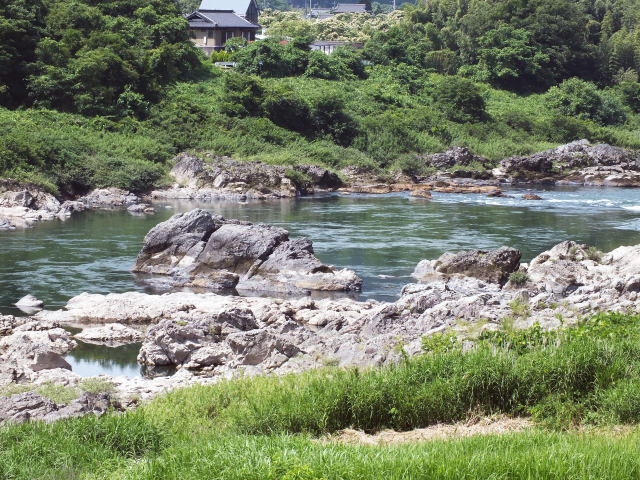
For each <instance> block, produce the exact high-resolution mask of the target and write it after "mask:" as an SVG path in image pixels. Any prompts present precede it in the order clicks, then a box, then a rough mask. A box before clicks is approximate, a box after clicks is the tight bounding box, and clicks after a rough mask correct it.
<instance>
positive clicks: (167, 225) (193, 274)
mask: <svg viewBox="0 0 640 480" xmlns="http://www.w3.org/2000/svg"><path fill="white" fill-rule="evenodd" d="M134 271H135V272H141V273H150V274H163V275H168V276H169V277H170V278H171V279H172V281H173V282H174V284H176V285H187V286H197V287H202V288H208V289H211V290H222V289H228V288H234V287H235V288H238V289H243V290H252V291H282V292H287V291H297V290H331V291H334V290H347V291H348V290H358V289H360V286H361V283H362V282H361V280H360V279H359V278H358V277H357V276H356V275H355V273H354V272H353V271H351V270H346V269H344V270H339V271H336V270H334V269H333V268H332V267H330V266H327V265H324V264H322V263H321V262H320V261H319V260H318V259H317V258H316V257H315V255H314V254H313V247H312V244H311V242H310V241H309V240H307V239H295V240H290V239H289V234H288V232H287V231H286V230H284V229H282V228H278V227H273V226H270V225H264V224H251V223H248V222H239V221H235V220H225V219H224V218H222V217H218V216H212V215H211V214H210V213H208V212H206V211H204V210H199V209H196V210H192V211H191V212H188V213H186V214H179V215H174V216H173V217H172V218H171V219H169V220H168V221H166V222H163V223H161V224H159V225H157V226H156V227H154V228H153V229H151V230H150V231H149V233H148V234H147V236H146V237H145V240H144V245H143V248H142V250H141V252H140V254H139V255H138V258H137V260H136V264H135V266H134Z"/></svg>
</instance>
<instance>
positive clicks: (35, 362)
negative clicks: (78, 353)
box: [0, 315, 76, 384]
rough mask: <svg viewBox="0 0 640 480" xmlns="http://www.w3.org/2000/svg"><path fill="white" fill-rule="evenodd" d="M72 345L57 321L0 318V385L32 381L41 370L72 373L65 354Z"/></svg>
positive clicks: (73, 342)
mask: <svg viewBox="0 0 640 480" xmlns="http://www.w3.org/2000/svg"><path fill="white" fill-rule="evenodd" d="M75 346H76V342H75V341H74V340H73V339H72V338H71V335H70V334H69V332H67V331H66V330H64V329H63V328H61V326H60V324H59V323H57V322H54V321H48V320H45V321H42V320H38V319H32V318H29V317H14V316H12V315H8V316H0V358H2V362H0V384H6V383H12V382H15V383H21V382H29V381H34V380H35V378H36V377H37V376H38V375H37V374H38V372H41V371H43V370H52V369H63V370H71V365H69V363H68V362H67V361H66V360H65V359H64V355H65V354H66V353H68V352H69V351H70V350H71V349H73V348H74V347H75Z"/></svg>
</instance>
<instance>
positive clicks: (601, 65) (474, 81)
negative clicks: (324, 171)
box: [0, 0, 640, 195]
mask: <svg viewBox="0 0 640 480" xmlns="http://www.w3.org/2000/svg"><path fill="white" fill-rule="evenodd" d="M181 6H182V7H183V8H184V5H181ZM0 15H1V16H2V18H3V22H2V24H0V38H2V42H0V65H1V66H2V68H0V83H1V86H0V102H1V103H2V104H3V105H4V106H5V107H6V109H2V110H0V127H1V128H0V130H1V132H0V176H2V177H5V178H11V179H13V180H15V181H18V182H33V183H36V184H39V185H42V186H45V187H46V188H47V189H48V190H50V191H52V192H56V193H58V194H60V195H75V194H77V193H79V192H82V191H86V190H87V189H89V188H94V187H100V186H109V185H114V186H119V187H122V188H127V189H132V190H135V191H144V190H147V189H149V188H151V187H153V186H157V185H158V184H161V183H162V182H163V181H164V180H163V178H164V174H165V172H166V171H167V169H168V167H167V166H168V161H169V160H170V159H171V158H172V157H173V156H174V155H175V154H177V153H179V152H180V151H183V150H190V149H193V150H206V151H210V152H212V153H214V154H218V155H230V156H233V157H235V158H238V159H243V160H261V161H265V162H269V163H279V164H294V163H299V162H312V163H318V164H321V165H325V166H327V167H330V168H333V169H339V168H342V167H344V166H346V165H353V164H359V165H366V166H368V167H369V168H370V169H373V170H375V171H378V172H381V173H384V172H388V171H390V170H402V171H404V172H406V173H411V174H417V173H420V172H421V171H422V170H423V169H424V165H423V163H422V162H420V161H419V156H420V155H422V154H425V153H433V152H437V151H443V150H446V149H447V148H448V147H449V146H451V145H465V146H468V147H469V148H471V149H472V150H473V151H474V152H475V153H477V154H480V155H484V156H486V157H488V158H489V159H492V160H497V159H500V158H504V157H507V156H510V155H514V154H526V153H531V152H534V151H537V150H541V149H544V148H549V147H551V146H554V145H558V144H560V143H564V142H567V141H571V140H575V139H578V138H587V139H589V140H591V141H594V142H600V141H602V142H608V143H611V144H615V145H619V146H625V147H631V148H639V147H640V115H639V114H638V112H639V111H640V83H639V82H638V71H639V70H640V63H639V62H640V28H639V27H638V22H637V20H638V16H639V15H640V2H638V1H637V0H620V1H613V2H602V1H600V0H598V1H592V0H589V1H585V2H573V1H569V0H553V1H552V0H535V1H528V2H525V1H521V2H514V1H510V0H500V1H493V2H488V1H460V2H452V1H448V0H433V1H430V2H428V3H427V4H419V5H413V6H410V5H405V7H404V10H403V11H401V12H393V13H390V14H387V15H377V16H369V15H366V16H356V15H341V16H338V17H334V18H331V19H329V20H323V21H319V22H312V21H310V20H305V19H303V18H302V17H300V16H299V14H298V13H296V12H280V13H278V12H273V11H269V12H265V15H263V17H262V19H261V23H263V24H264V25H265V26H266V27H267V28H268V30H267V32H268V33H269V34H270V35H271V37H270V38H269V39H267V40H264V41H258V42H254V43H252V44H250V45H243V44H242V43H241V42H239V41H235V40H234V41H233V42H230V43H229V45H228V48H227V50H228V51H227V52H221V53H220V54H216V55H214V56H213V58H211V59H208V58H206V57H205V56H204V55H203V54H201V53H200V52H199V51H198V50H197V49H196V48H195V47H193V46H192V44H191V42H190V40H189V34H188V31H187V28H186V27H187V24H186V21H185V20H184V18H183V17H182V16H181V13H180V6H179V5H177V4H176V3H174V2H173V1H171V0H153V1H151V2H149V1H143V0H125V1H121V2H117V3H113V2H107V1H103V0H28V1H26V2H25V1H18V0H11V1H10V2H8V3H4V4H3V5H2V6H0ZM283 37H285V38H287V39H288V41H287V42H281V40H282V38H283ZM314 38H322V39H327V38H332V39H340V38H342V39H351V40H358V41H360V42H361V43H363V45H364V46H363V48H362V49H355V50H354V49H351V48H348V47H346V48H342V49H339V50H338V51H336V52H334V53H333V54H332V55H330V56H326V55H324V54H322V53H320V52H313V51H310V50H309V48H308V44H309V41H310V40H312V39H314ZM218 59H232V60H234V61H235V62H237V67H236V69H235V71H231V72H222V71H221V70H219V69H218V68H217V67H215V66H214V65H213V63H212V61H215V60H218ZM423 173H424V172H423Z"/></svg>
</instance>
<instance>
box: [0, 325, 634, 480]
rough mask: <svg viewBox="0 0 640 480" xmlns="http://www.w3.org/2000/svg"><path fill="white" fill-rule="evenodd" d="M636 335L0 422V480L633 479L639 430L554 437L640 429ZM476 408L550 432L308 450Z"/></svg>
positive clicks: (432, 358) (498, 341)
mask: <svg viewBox="0 0 640 480" xmlns="http://www.w3.org/2000/svg"><path fill="white" fill-rule="evenodd" d="M639 333H640V317H638V316H632V315H621V314H607V315H598V316H596V317H594V318H593V319H591V320H589V321H588V322H586V323H584V324H582V325H580V326H578V327H572V328H570V329H568V330H566V331H563V332H559V333H556V332H552V333H545V332H543V331H541V329H539V328H532V329H530V330H526V331H520V332H498V333H497V334H493V335H486V336H484V338H483V339H481V340H479V341H478V344H477V346H476V347H475V348H474V349H472V350H470V351H462V349H460V348H449V346H448V347H447V348H446V349H433V351H432V352H431V353H427V354H425V355H423V356H420V357H417V358H412V359H407V360H406V361H404V362H402V363H400V364H398V365H395V366H388V367H384V368H378V369H354V368H352V369H346V370H344V369H336V368H332V369H320V370H316V371H310V372H306V373H302V374H296V375H287V376H284V377H274V376H271V377H258V378H250V379H239V380H231V381H224V382H221V383H220V384H217V385H214V386H208V387H191V388H188V389H183V390H178V391H175V392H172V393H169V394H167V395H165V396H163V397H161V398H158V399H156V400H154V401H153V402H151V403H150V404H148V405H146V406H143V407H141V408H139V409H138V410H136V411H134V412H129V413H127V414H125V415H115V414H114V415H107V416H105V417H102V418H100V419H96V418H82V419H77V420H70V421H65V422H59V423H56V424H54V425H43V424H38V423H34V424H27V425H23V426H9V427H3V428H0V478H3V479H4V478H291V479H295V478H576V479H578V478H580V479H582V478H636V477H639V476H640V474H639V468H640V463H639V462H640V459H639V457H638V456H637V451H638V447H640V432H638V431H637V430H635V429H634V431H633V432H632V433H630V434H628V435H627V434H625V435H622V436H619V435H618V436H614V435H608V434H588V435H587V434H577V433H571V432H569V433H567V432H564V433H562V429H565V428H568V427H571V426H572V425H577V424H599V425H607V424H621V423H626V424H632V425H636V424H637V423H638V422H639V421H640V342H638V339H639ZM430 345H432V346H433V345H435V343H434V342H431V343H430ZM447 345H448V344H447ZM454 347H455V346H454ZM478 413H487V414H488V413H506V414H510V415H533V416H534V418H536V419H538V420H539V421H541V422H543V423H545V424H546V425H548V426H552V427H559V429H558V430H557V431H556V432H555V433H553V432H548V431H547V432H544V431H533V432H528V433H523V434H513V435H509V436H504V437H496V436H488V437H481V438H471V439H465V440H457V441H450V442H432V443H429V444H424V445H414V446H404V447H388V448H382V449H370V448H364V447H361V448H357V447H348V446H338V445H323V444H319V443H317V442H315V441H313V440H311V439H310V436H317V435H322V434H325V433H330V432H334V431H336V430H339V429H342V428H346V427H351V426H353V427H356V428H361V429H364V430H368V431H375V430H379V429H382V428H389V427H390V428H395V429H399V430H404V429H412V428H418V427H425V426H428V425H431V424H434V423H437V422H453V421H458V420H462V419H465V418H466V417H468V416H470V415H475V414H478ZM61 472H62V473H61Z"/></svg>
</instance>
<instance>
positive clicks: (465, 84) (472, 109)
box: [433, 76, 486, 123]
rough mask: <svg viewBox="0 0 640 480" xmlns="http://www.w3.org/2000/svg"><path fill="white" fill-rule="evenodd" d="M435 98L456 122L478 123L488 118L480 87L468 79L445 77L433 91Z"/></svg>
mask: <svg viewBox="0 0 640 480" xmlns="http://www.w3.org/2000/svg"><path fill="white" fill-rule="evenodd" d="M433 98H434V100H435V102H436V104H437V105H438V106H440V107H442V109H443V110H444V112H445V113H446V115H447V117H448V118H449V119H451V120H453V121H454V122H460V123H464V122H476V121H479V120H482V119H483V118H484V117H485V116H486V105H485V101H484V97H483V96H482V94H481V93H480V90H479V89H478V87H476V85H475V84H474V83H473V82H472V81H471V80H468V79H466V78H462V77H458V76H452V77H443V78H442V79H441V80H440V81H438V83H437V84H436V86H435V89H434V90H433Z"/></svg>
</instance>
